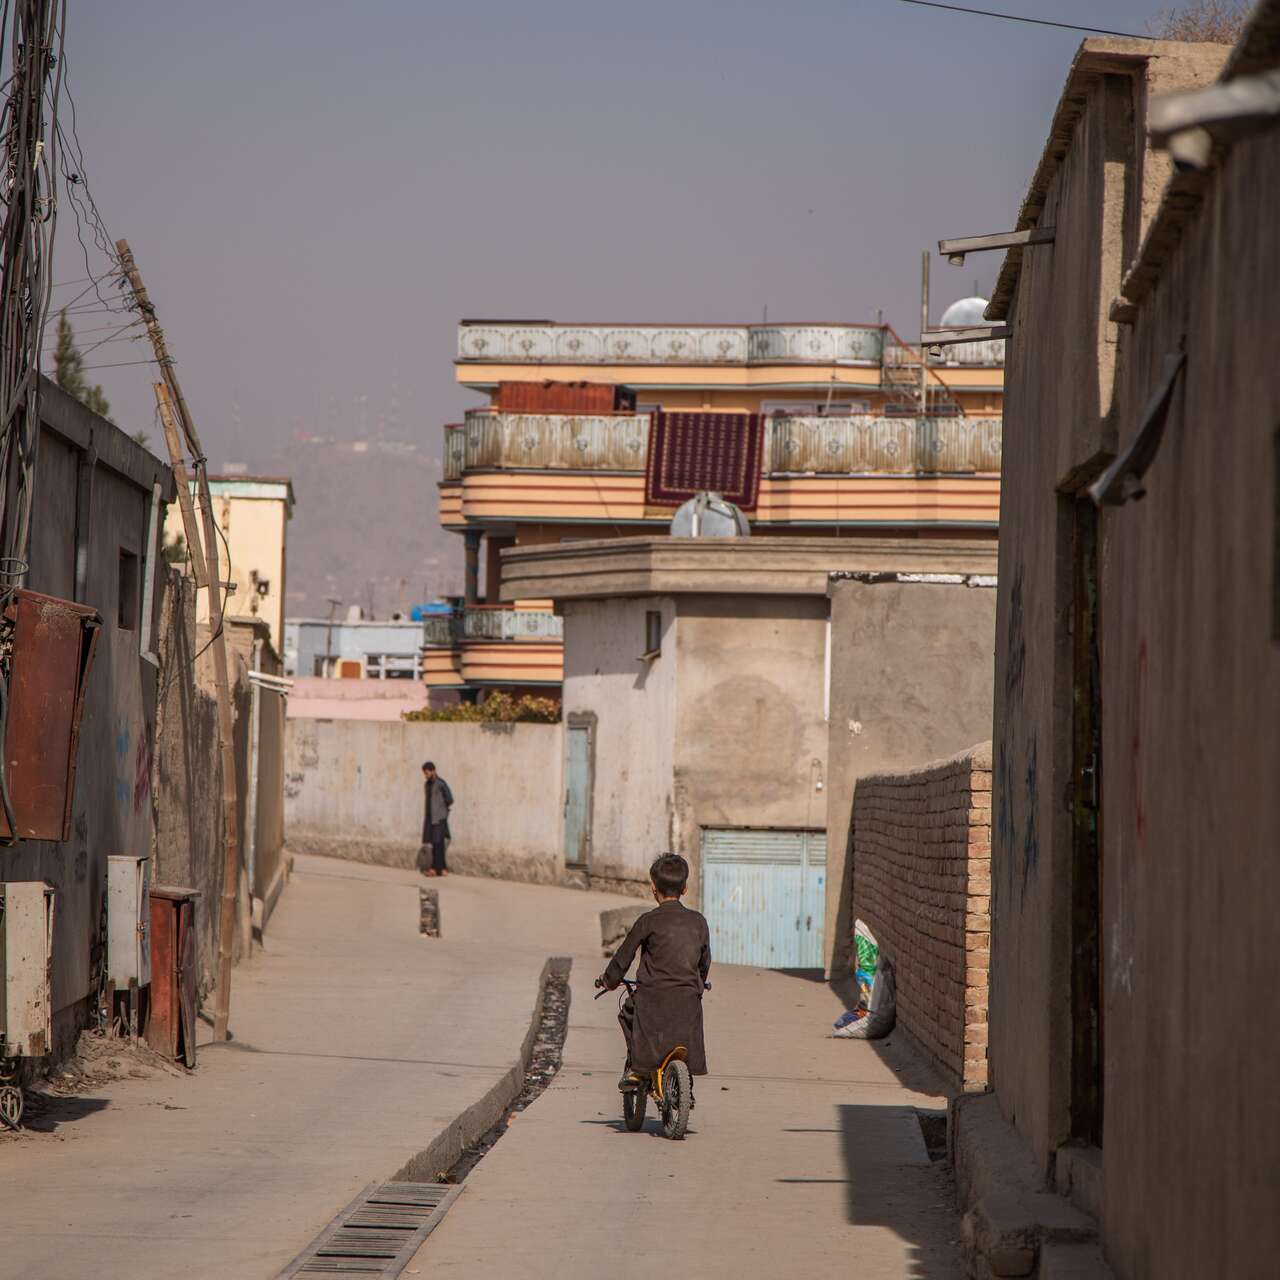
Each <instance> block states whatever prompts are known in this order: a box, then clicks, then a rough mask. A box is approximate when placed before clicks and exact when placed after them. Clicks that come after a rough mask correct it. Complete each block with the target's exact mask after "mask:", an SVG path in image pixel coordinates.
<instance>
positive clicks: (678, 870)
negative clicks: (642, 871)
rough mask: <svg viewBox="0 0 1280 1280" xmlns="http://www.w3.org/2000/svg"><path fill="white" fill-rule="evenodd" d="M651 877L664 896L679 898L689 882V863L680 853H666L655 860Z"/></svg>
mask: <svg viewBox="0 0 1280 1280" xmlns="http://www.w3.org/2000/svg"><path fill="white" fill-rule="evenodd" d="M649 879H650V880H652V881H653V883H654V885H655V886H656V888H657V890H658V892H659V893H660V894H661V895H662V896H663V897H664V898H678V897H679V896H680V895H681V894H682V893H683V892H684V887H685V885H687V884H688V883H689V864H688V863H687V862H686V861H685V860H684V859H683V858H682V857H681V856H680V855H679V854H678V853H664V854H662V855H661V856H660V857H657V858H655V859H654V860H653V866H651V867H650V868H649Z"/></svg>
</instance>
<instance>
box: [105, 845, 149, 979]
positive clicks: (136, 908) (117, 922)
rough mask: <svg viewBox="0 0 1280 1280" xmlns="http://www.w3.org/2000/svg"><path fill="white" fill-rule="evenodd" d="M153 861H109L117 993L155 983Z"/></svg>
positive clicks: (111, 964) (111, 972) (110, 974)
mask: <svg viewBox="0 0 1280 1280" xmlns="http://www.w3.org/2000/svg"><path fill="white" fill-rule="evenodd" d="M150 896H151V859H150V858H138V857H134V856H133V855H132V854H112V855H111V856H110V857H109V858H108V859H107V981H108V982H109V983H110V984H111V985H112V986H113V987H114V988H115V989H116V990H117V991H128V990H129V989H130V988H131V987H145V986H147V985H149V984H150V982H151V904H150Z"/></svg>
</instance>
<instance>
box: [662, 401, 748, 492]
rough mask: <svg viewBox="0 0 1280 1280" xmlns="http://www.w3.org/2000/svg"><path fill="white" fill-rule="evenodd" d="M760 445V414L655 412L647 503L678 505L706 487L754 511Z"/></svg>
mask: <svg viewBox="0 0 1280 1280" xmlns="http://www.w3.org/2000/svg"><path fill="white" fill-rule="evenodd" d="M763 446H764V418H763V417H762V416H761V415H760V414H758V413H655V414H654V415H653V423H652V426H651V427H650V430H649V462H648V466H647V467H646V469H645V501H646V502H647V503H649V504H651V505H653V506H671V507H678V506H679V505H680V504H681V503H682V502H687V501H688V500H689V499H690V498H692V497H694V496H695V495H696V494H698V493H700V492H702V491H703V490H710V491H711V492H714V493H718V494H720V495H722V496H723V497H724V498H727V499H728V500H729V501H730V502H733V503H736V504H737V505H738V506H739V507H741V508H742V509H743V510H744V511H754V510H755V507H756V502H757V500H758V498H759V495H760V465H761V457H762V454H763Z"/></svg>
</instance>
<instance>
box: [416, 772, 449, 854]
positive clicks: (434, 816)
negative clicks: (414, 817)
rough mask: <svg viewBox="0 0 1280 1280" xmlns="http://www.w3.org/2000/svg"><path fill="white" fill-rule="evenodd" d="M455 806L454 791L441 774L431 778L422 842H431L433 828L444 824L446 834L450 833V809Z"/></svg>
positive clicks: (427, 786)
mask: <svg viewBox="0 0 1280 1280" xmlns="http://www.w3.org/2000/svg"><path fill="white" fill-rule="evenodd" d="M452 808H453V792H452V791H450V790H449V784H448V783H447V782H446V781H445V780H444V779H443V778H442V777H441V776H440V775H439V774H436V776H435V777H434V778H430V779H428V780H427V783H426V805H425V811H424V813H423V815H422V843H423V844H429V843H430V842H431V828H432V827H433V826H443V827H444V828H445V832H444V834H445V835H446V836H447V835H448V834H449V830H448V827H449V810H450V809H452Z"/></svg>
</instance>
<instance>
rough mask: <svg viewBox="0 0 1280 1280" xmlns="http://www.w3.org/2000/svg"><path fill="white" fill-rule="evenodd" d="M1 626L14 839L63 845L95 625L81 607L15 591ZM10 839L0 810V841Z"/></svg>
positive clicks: (92, 613)
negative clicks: (7, 637)
mask: <svg viewBox="0 0 1280 1280" xmlns="http://www.w3.org/2000/svg"><path fill="white" fill-rule="evenodd" d="M4 622H5V626H6V630H9V631H10V634H11V635H12V645H13V648H12V652H11V656H10V659H9V707H8V721H7V724H6V730H5V740H4V762H5V772H6V778H7V781H8V786H9V798H10V800H11V802H12V804H13V810H14V818H15V820H16V822H17V828H18V829H17V833H16V834H17V836H18V837H19V838H20V839H23V840H55V841H62V840H67V839H69V838H70V836H71V808H72V803H73V801H74V799H75V781H76V756H77V754H78V748H79V743H80V717H81V715H82V714H83V712H84V698H85V692H86V690H87V688H88V682H89V671H90V668H91V667H92V665H93V655H94V650H95V648H96V647H97V641H98V631H99V628H100V627H101V625H102V618H101V617H100V616H99V614H98V612H97V610H96V609H92V608H89V607H88V606H87V605H82V604H76V603H74V602H73V601H71V600H60V599H58V598H57V597H55V596H45V595H40V594H39V593H37V592H35V591H18V592H17V593H16V594H15V596H14V600H13V603H12V604H11V605H10V606H9V608H8V609H7V610H6V611H5V615H4ZM13 835H14V833H13V832H11V831H10V830H9V824H8V821H7V820H6V817H5V814H4V810H3V806H0V838H4V839H10V838H11V837H12V836H13Z"/></svg>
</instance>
